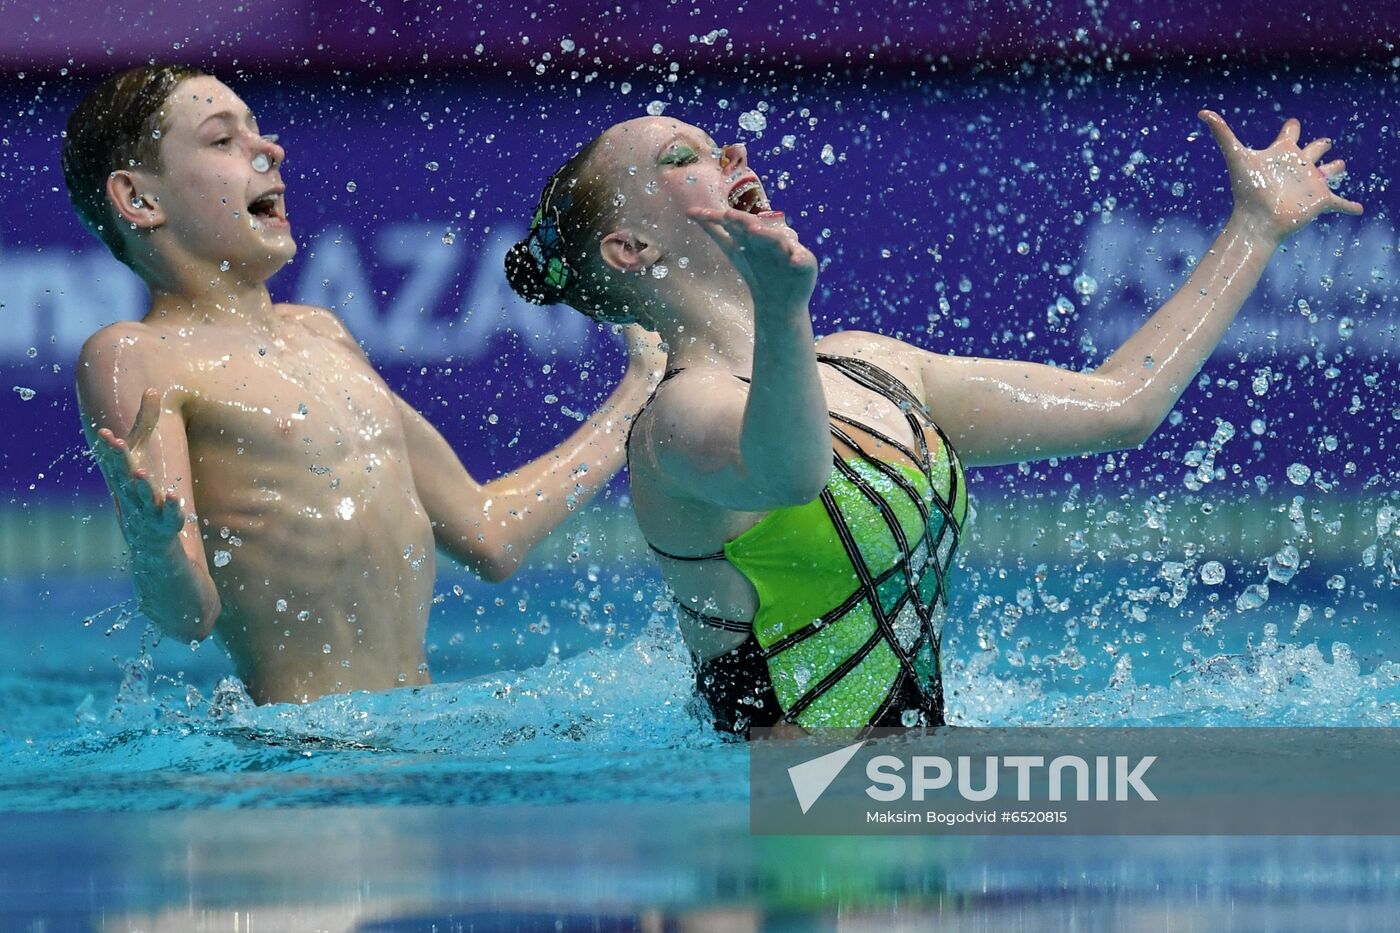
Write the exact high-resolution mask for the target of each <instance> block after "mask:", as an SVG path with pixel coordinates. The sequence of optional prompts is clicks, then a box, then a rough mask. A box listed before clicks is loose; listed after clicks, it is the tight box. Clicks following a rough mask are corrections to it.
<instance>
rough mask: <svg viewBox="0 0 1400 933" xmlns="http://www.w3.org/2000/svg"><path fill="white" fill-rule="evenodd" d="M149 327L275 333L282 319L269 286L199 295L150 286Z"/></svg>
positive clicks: (222, 288) (205, 291)
mask: <svg viewBox="0 0 1400 933" xmlns="http://www.w3.org/2000/svg"><path fill="white" fill-rule="evenodd" d="M146 321H147V323H157V322H165V323H182V324H184V323H188V324H210V325H220V326H228V327H240V328H248V329H249V330H252V331H264V330H265V331H269V332H271V331H276V330H277V329H278V321H279V316H278V314H277V310H276V308H275V306H274V305H273V303H272V296H271V295H269V294H268V291H267V286H266V285H257V286H251V285H234V284H232V283H228V282H223V283H220V286H219V287H216V288H210V289H201V290H199V291H197V292H193V293H192V292H190V291H184V290H181V291H176V290H169V289H165V288H162V287H160V286H158V285H151V306H150V310H149V311H147V312H146Z"/></svg>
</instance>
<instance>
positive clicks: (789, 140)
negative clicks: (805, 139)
mask: <svg viewBox="0 0 1400 933" xmlns="http://www.w3.org/2000/svg"><path fill="white" fill-rule="evenodd" d="M783 148H784V149H796V148H797V137H796V136H784V137H783Z"/></svg>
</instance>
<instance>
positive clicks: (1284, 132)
mask: <svg viewBox="0 0 1400 933" xmlns="http://www.w3.org/2000/svg"><path fill="white" fill-rule="evenodd" d="M1302 131H1303V125H1302V124H1301V123H1299V122H1298V120H1297V118H1296V117H1289V118H1288V119H1287V120H1284V121H1283V129H1281V130H1279V131H1278V136H1276V137H1274V141H1273V142H1272V143H1270V144H1269V148H1270V149H1272V148H1274V147H1275V146H1296V145H1298V136H1299V134H1301V133H1302Z"/></svg>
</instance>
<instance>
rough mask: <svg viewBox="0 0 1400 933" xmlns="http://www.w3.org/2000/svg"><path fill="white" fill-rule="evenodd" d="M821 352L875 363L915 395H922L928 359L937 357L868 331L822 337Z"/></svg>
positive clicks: (819, 339)
mask: <svg viewBox="0 0 1400 933" xmlns="http://www.w3.org/2000/svg"><path fill="white" fill-rule="evenodd" d="M817 352H818V353H823V354H827V355H829V356H845V357H851V358H853V359H858V360H864V361H865V362H867V363H872V364H874V365H875V366H878V367H880V368H881V369H883V370H885V371H886V372H887V373H889V374H890V375H891V376H894V377H895V378H896V379H898V380H899V381H900V382H902V383H904V384H905V385H906V386H908V387H909V390H910V391H912V392H913V393H914V394H915V395H922V391H921V390H922V389H923V384H924V371H923V366H924V365H926V361H927V360H928V359H930V358H933V357H936V356H937V354H935V353H931V352H929V351H927V350H923V349H920V348H919V347H913V346H910V345H909V344H907V343H905V342H904V341H902V340H896V339H894V338H893V337H886V336H885V335H884V334H877V333H874V332H873V331H865V330H842V331H837V332H836V333H834V334H827V335H826V336H824V337H819V338H818V339H817Z"/></svg>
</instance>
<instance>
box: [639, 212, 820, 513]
mask: <svg viewBox="0 0 1400 933" xmlns="http://www.w3.org/2000/svg"><path fill="white" fill-rule="evenodd" d="M690 217H691V218H692V219H693V220H695V221H696V222H698V223H699V224H700V226H701V227H702V228H703V229H704V230H705V232H706V233H708V234H709V235H710V237H711V238H713V239H714V240H715V242H716V243H717V244H718V245H719V247H720V248H721V249H722V250H724V252H725V254H726V255H727V256H728V257H729V259H730V261H731V262H733V263H734V267H735V269H736V270H737V271H738V272H739V275H740V276H741V277H742V278H743V279H744V282H745V283H746V284H747V285H748V288H749V294H750V296H751V297H752V299H753V305H754V315H753V321H754V334H753V368H752V382H751V383H750V385H748V386H745V385H744V384H743V383H742V382H740V381H739V380H737V379H735V378H734V373H732V372H730V371H729V370H728V369H726V368H723V367H722V366H713V365H711V366H696V367H692V368H690V369H687V371H686V372H685V374H684V375H683V376H682V377H681V378H680V379H678V380H676V381H677V383H678V385H677V386H676V387H675V389H674V390H672V392H670V393H667V392H662V393H660V394H659V395H658V396H657V400H656V403H655V404H654V405H652V406H651V407H650V408H649V409H648V410H647V415H646V417H645V418H644V420H643V421H642V423H641V425H640V426H639V428H638V432H637V433H638V437H637V439H636V441H635V442H634V445H633V453H634V457H636V458H638V460H640V462H638V460H634V465H635V466H638V467H641V466H642V465H643V464H645V468H647V469H649V470H650V471H651V472H652V473H653V474H654V475H655V477H656V479H657V480H658V481H660V482H661V484H662V485H663V486H664V487H666V488H668V489H669V491H670V492H671V494H672V495H675V496H677V497H679V498H685V499H691V500H694V501H697V502H705V503H708V504H710V505H717V506H720V507H721V508H726V509H733V510H736V511H753V512H758V511H768V510H771V509H774V508H777V507H779V506H785V505H799V504H801V503H804V502H809V501H811V500H812V499H814V498H816V497H817V496H818V495H819V494H820V493H821V491H822V488H823V487H824V486H825V485H826V483H827V480H828V479H829V477H830V475H831V435H830V429H829V427H828V421H827V409H826V397H825V393H824V392H823V391H822V385H821V376H820V374H819V372H818V370H817V356H816V350H815V347H814V345H813V339H812V319H811V315H810V312H809V310H808V301H809V300H810V298H811V295H812V289H813V287H814V286H815V285H816V279H817V261H816V257H814V256H813V255H812V253H811V251H810V250H808V249H807V248H806V247H805V246H803V245H802V243H801V242H799V240H798V238H797V234H796V232H794V231H793V230H792V228H790V227H788V226H787V225H786V224H785V223H784V222H783V220H782V219H781V217H778V216H774V217H767V218H764V217H757V216H754V215H753V214H749V213H746V212H744V211H738V210H734V209H732V208H730V209H726V210H719V209H701V208H697V209H694V210H692V211H691V212H690Z"/></svg>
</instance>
